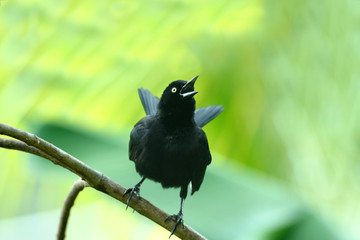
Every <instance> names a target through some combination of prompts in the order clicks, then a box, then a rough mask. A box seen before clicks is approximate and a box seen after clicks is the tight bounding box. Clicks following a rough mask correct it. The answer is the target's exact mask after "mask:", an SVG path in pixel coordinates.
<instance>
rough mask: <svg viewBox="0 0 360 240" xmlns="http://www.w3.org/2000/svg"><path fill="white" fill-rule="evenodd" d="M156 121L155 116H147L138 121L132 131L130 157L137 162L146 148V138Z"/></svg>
mask: <svg viewBox="0 0 360 240" xmlns="http://www.w3.org/2000/svg"><path fill="white" fill-rule="evenodd" d="M153 122H154V117H153V116H146V117H144V118H142V119H141V120H140V121H139V122H137V123H136V124H135V126H134V128H133V130H132V131H131V134H130V142H129V158H130V160H132V161H134V162H136V160H137V159H138V158H139V156H140V154H141V152H142V150H143V149H144V144H145V141H144V138H145V137H146V135H147V132H148V131H149V128H150V127H151V125H152V124H153Z"/></svg>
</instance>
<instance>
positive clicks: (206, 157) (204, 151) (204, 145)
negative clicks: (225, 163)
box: [191, 128, 211, 195]
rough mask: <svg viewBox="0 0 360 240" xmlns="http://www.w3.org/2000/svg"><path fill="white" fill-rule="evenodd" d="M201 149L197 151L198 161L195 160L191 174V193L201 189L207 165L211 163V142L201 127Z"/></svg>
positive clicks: (199, 138)
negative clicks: (209, 142)
mask: <svg viewBox="0 0 360 240" xmlns="http://www.w3.org/2000/svg"><path fill="white" fill-rule="evenodd" d="M198 143H199V147H200V148H199V150H198V152H197V156H196V161H194V162H193V166H192V169H193V171H192V176H191V188H192V189H191V195H192V194H194V192H196V191H197V190H199V188H200V186H201V183H202V182H203V180H204V176H205V171H206V167H207V165H209V164H210V163H211V154H210V149H209V144H208V141H207V137H206V134H205V132H204V131H203V130H202V129H200V128H199V134H198Z"/></svg>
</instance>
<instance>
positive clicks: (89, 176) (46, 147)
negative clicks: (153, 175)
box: [0, 123, 206, 240]
mask: <svg viewBox="0 0 360 240" xmlns="http://www.w3.org/2000/svg"><path fill="white" fill-rule="evenodd" d="M0 134H3V135H7V136H9V137H13V138H16V139H18V140H20V141H23V142H24V143H26V144H27V145H29V146H31V147H33V148H36V149H38V150H39V151H41V152H43V153H45V154H47V155H49V156H50V157H51V158H54V159H56V160H57V161H58V162H61V164H63V165H62V166H63V167H64V168H66V169H68V170H70V171H71V172H73V173H75V174H76V175H78V176H79V177H81V178H82V179H83V180H84V181H86V182H87V183H88V184H89V185H90V186H91V187H93V188H95V189H97V190H99V191H101V192H103V193H105V194H107V195H109V196H111V197H113V198H115V199H117V200H119V201H121V202H122V203H124V204H126V201H127V196H125V197H124V196H123V194H124V192H125V190H126V189H125V188H124V187H123V186H121V185H119V184H118V183H116V182H115V181H113V180H112V179H110V178H109V177H107V176H105V175H104V174H102V173H101V172H99V171H96V170H94V169H92V168H90V167H89V166H87V165H86V164H85V163H83V162H81V161H80V160H78V159H77V158H75V157H73V156H71V155H70V154H68V153H66V152H64V151H63V150H61V149H59V148H57V147H56V146H54V145H52V144H51V143H49V142H47V141H45V140H43V139H41V138H39V137H37V136H36V135H34V134H31V133H28V132H25V131H22V130H19V129H17V128H14V127H11V126H8V125H5V124H2V123H0ZM0 147H2V146H0ZM12 149H16V150H20V151H25V150H28V149H25V150H24V149H21V148H20V147H19V148H15V147H14V148H12ZM25 152H30V151H25ZM30 153H31V152H30ZM34 154H35V153H34ZM36 155H37V154H36ZM47 159H49V158H47ZM49 160H51V159H49ZM51 161H52V160H51ZM59 165H60V164H59ZM130 207H132V208H133V209H134V210H135V211H137V212H138V213H140V214H141V215H143V216H145V217H147V218H149V219H150V220H152V221H153V222H155V223H157V224H158V225H160V226H162V227H163V228H165V229H167V230H169V231H171V230H172V227H173V225H174V222H172V221H167V222H165V221H164V219H165V218H166V217H167V216H168V214H166V213H165V212H164V211H162V210H161V209H159V208H157V207H155V206H154V205H152V204H151V203H150V202H148V201H147V200H146V199H144V198H142V197H140V199H139V200H138V201H131V203H130ZM174 234H175V235H176V236H178V237H179V238H181V239H189V240H196V239H206V238H205V237H204V236H202V235H201V234H199V233H198V232H196V231H195V230H193V229H192V228H190V227H189V226H187V225H186V224H184V228H177V229H176V231H175V233H174Z"/></svg>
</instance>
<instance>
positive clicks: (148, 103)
mask: <svg viewBox="0 0 360 240" xmlns="http://www.w3.org/2000/svg"><path fill="white" fill-rule="evenodd" d="M138 92H139V96H140V100H141V103H142V105H143V106H144V109H145V112H146V115H155V114H156V111H157V105H158V103H159V101H160V100H159V98H157V97H155V96H154V95H152V94H151V92H150V91H149V90H146V89H143V88H139V89H138Z"/></svg>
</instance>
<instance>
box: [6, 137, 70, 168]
mask: <svg viewBox="0 0 360 240" xmlns="http://www.w3.org/2000/svg"><path fill="white" fill-rule="evenodd" d="M0 147H2V148H7V149H13V150H19V151H23V152H27V153H31V154H34V155H37V156H39V157H42V158H45V159H48V160H50V161H52V162H53V163H54V164H56V165H60V166H62V167H65V165H64V164H63V163H62V162H59V161H58V160H57V159H56V158H53V157H52V156H50V155H48V154H47V153H44V152H43V151H41V150H39V149H37V148H35V147H33V146H29V145H27V144H26V143H24V142H21V141H18V140H13V139H8V138H0ZM65 168H66V167H65Z"/></svg>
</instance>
